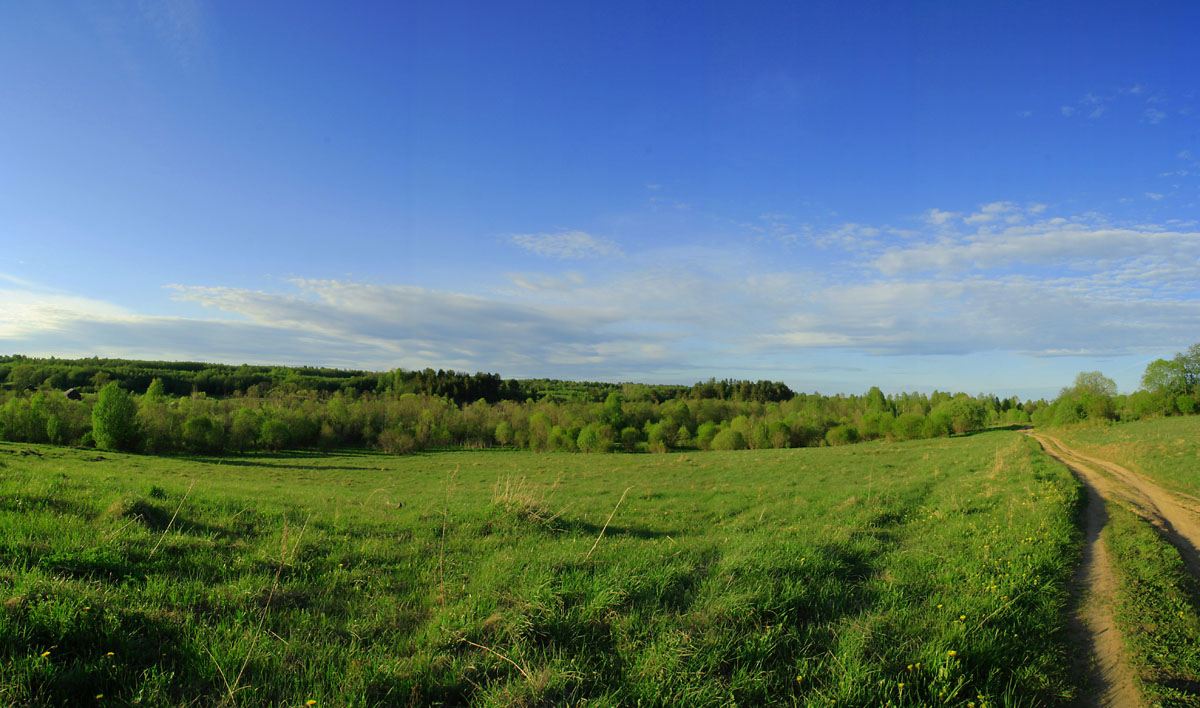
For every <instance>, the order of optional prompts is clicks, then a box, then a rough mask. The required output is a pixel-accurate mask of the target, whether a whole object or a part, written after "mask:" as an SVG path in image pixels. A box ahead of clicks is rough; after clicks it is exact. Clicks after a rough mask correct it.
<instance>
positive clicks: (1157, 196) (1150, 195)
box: [1146, 192, 1166, 201]
mask: <svg viewBox="0 0 1200 708" xmlns="http://www.w3.org/2000/svg"><path fill="white" fill-rule="evenodd" d="M1165 196H1166V195H1165V194H1158V193H1156V192H1146V197H1147V198H1148V199H1153V200H1154V201H1158V200H1160V199H1162V198H1163V197H1165Z"/></svg>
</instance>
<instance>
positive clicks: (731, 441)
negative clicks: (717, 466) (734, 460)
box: [709, 428, 747, 450]
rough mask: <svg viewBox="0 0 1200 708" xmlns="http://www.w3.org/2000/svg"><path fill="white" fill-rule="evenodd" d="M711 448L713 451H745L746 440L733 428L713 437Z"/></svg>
mask: <svg viewBox="0 0 1200 708" xmlns="http://www.w3.org/2000/svg"><path fill="white" fill-rule="evenodd" d="M709 447H711V448H712V449H713V450H745V449H746V447H747V446H746V438H745V436H743V435H742V434H741V432H739V431H737V430H734V429H733V428H725V429H724V430H722V431H720V432H719V433H717V434H716V435H715V436H713V439H712V442H711V443H709Z"/></svg>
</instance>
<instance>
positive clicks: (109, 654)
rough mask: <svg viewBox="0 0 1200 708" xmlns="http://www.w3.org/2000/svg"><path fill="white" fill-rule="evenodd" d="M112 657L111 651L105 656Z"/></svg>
mask: <svg viewBox="0 0 1200 708" xmlns="http://www.w3.org/2000/svg"><path fill="white" fill-rule="evenodd" d="M112 655H113V653H112V652H111V651H110V652H108V653H107V654H105V656H112Z"/></svg>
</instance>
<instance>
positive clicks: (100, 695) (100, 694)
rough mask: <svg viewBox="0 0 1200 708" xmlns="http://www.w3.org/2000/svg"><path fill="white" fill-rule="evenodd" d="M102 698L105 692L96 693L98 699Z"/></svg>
mask: <svg viewBox="0 0 1200 708" xmlns="http://www.w3.org/2000/svg"><path fill="white" fill-rule="evenodd" d="M101 698H104V694H103V693H97V694H96V700H100V699H101Z"/></svg>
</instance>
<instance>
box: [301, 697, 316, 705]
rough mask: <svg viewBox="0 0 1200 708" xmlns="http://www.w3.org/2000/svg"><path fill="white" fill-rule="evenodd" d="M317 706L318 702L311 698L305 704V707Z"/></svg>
mask: <svg viewBox="0 0 1200 708" xmlns="http://www.w3.org/2000/svg"><path fill="white" fill-rule="evenodd" d="M316 704H317V702H316V701H314V700H313V699H311V698H310V699H308V700H307V701H305V702H304V705H306V706H315V705H316Z"/></svg>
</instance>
